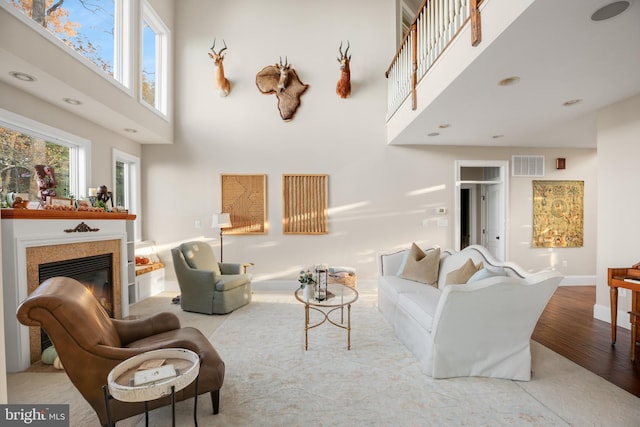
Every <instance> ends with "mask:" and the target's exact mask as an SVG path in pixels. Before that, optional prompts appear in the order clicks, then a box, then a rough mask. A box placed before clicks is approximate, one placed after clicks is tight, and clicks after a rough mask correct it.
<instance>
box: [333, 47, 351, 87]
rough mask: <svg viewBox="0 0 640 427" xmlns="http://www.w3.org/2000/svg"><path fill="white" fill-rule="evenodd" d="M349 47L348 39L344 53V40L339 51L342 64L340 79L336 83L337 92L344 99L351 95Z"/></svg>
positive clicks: (339, 60) (339, 61) (339, 59)
mask: <svg viewBox="0 0 640 427" xmlns="http://www.w3.org/2000/svg"><path fill="white" fill-rule="evenodd" d="M349 47H350V45H349V40H347V48H346V49H345V51H344V53H342V41H341V42H340V47H339V48H338V52H340V56H339V57H338V63H339V64H340V80H338V83H337V84H336V93H337V94H338V96H339V97H340V98H343V99H346V98H348V97H349V95H351V69H350V67H349V64H350V63H351V55H348V56H347V54H348V52H349Z"/></svg>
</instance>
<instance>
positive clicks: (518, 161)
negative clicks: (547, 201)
mask: <svg viewBox="0 0 640 427" xmlns="http://www.w3.org/2000/svg"><path fill="white" fill-rule="evenodd" d="M511 165H512V166H511V176H538V177H540V176H544V156H512V157H511Z"/></svg>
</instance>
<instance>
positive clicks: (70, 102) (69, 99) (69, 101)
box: [62, 98, 82, 105]
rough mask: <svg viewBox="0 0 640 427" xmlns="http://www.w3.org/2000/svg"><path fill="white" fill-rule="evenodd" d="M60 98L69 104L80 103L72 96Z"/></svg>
mask: <svg viewBox="0 0 640 427" xmlns="http://www.w3.org/2000/svg"><path fill="white" fill-rule="evenodd" d="M62 100H63V101H64V102H66V103H67V104H71V105H80V104H82V102H81V101H78V100H77V99H73V98H62Z"/></svg>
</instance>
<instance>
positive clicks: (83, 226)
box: [64, 222, 100, 233]
mask: <svg viewBox="0 0 640 427" xmlns="http://www.w3.org/2000/svg"><path fill="white" fill-rule="evenodd" d="M90 231H100V229H99V228H91V227H89V226H88V225H87V224H85V223H84V222H81V223H80V224H78V225H76V228H67V229H66V230H64V232H65V233H87V232H90Z"/></svg>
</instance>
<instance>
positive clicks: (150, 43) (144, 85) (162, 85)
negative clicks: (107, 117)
mask: <svg viewBox="0 0 640 427" xmlns="http://www.w3.org/2000/svg"><path fill="white" fill-rule="evenodd" d="M141 15H142V22H141V24H140V29H141V34H140V38H141V40H142V43H141V48H140V64H141V65H140V70H141V75H140V99H141V100H142V102H143V103H144V104H146V105H149V106H151V107H153V108H154V109H155V110H157V111H159V112H160V113H162V114H163V115H167V90H168V79H167V75H168V67H169V61H168V59H169V58H168V53H169V29H168V28H167V26H166V25H165V24H164V23H163V22H162V20H161V19H160V18H159V17H158V15H157V14H156V13H155V11H154V10H153V9H152V8H151V6H149V4H148V3H147V2H146V1H142V12H141Z"/></svg>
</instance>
